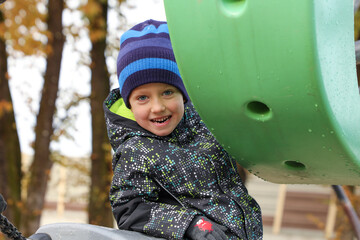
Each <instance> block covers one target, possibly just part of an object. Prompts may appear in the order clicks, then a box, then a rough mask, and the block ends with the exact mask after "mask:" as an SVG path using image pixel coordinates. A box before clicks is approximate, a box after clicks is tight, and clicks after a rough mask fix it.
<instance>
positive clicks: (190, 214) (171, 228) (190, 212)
mask: <svg viewBox="0 0 360 240" xmlns="http://www.w3.org/2000/svg"><path fill="white" fill-rule="evenodd" d="M175 208H177V209H175ZM168 210H169V209H168ZM199 214H200V212H198V211H197V210H195V209H189V208H178V207H175V206H174V209H173V210H171V211H164V209H163V208H161V206H160V207H159V208H155V209H154V208H153V209H152V210H151V214H150V220H149V222H148V223H147V224H146V225H145V226H144V232H145V233H147V234H150V235H152V236H156V237H161V238H166V239H184V235H185V232H186V230H187V228H188V227H189V225H190V223H191V221H192V220H193V219H194V217H195V216H196V215H199Z"/></svg>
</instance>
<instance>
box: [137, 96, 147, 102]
mask: <svg viewBox="0 0 360 240" xmlns="http://www.w3.org/2000/svg"><path fill="white" fill-rule="evenodd" d="M137 99H138V100H139V101H145V100H146V99H147V96H140V97H138V98H137Z"/></svg>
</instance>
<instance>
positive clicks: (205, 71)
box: [164, 0, 360, 185]
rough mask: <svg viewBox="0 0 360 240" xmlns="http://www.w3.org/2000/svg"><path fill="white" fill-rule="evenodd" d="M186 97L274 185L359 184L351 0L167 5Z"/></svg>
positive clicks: (207, 0) (204, 0) (170, 0)
mask: <svg viewBox="0 0 360 240" xmlns="http://www.w3.org/2000/svg"><path fill="white" fill-rule="evenodd" d="M164 2H165V10H166V16H167V20H168V25H169V30H170V36H171V40H172V43H173V47H174V52H175V56H176V60H177V62H178V64H179V68H180V72H181V74H182V77H183V79H184V82H185V85H186V88H187V89H188V92H189V95H190V97H191V99H192V101H193V102H194V104H195V106H196V108H197V110H198V111H199V113H200V115H201V117H202V118H203V120H204V121H205V123H206V124H207V125H208V127H209V129H210V130H211V131H212V132H213V133H214V135H215V136H216V138H217V139H218V140H219V142H220V143H222V144H223V146H224V147H225V148H226V149H227V150H228V152H229V153H231V154H232V155H233V156H234V157H235V158H236V159H237V161H238V162H239V163H240V164H241V165H242V166H244V167H245V168H247V169H248V170H249V171H250V172H252V173H254V174H255V175H257V176H259V177H261V178H263V179H265V180H267V181H271V182H276V183H306V184H348V185H360V96H359V90H358V85H357V81H356V68H355V67H356V66H355V50H354V30H353V28H354V26H353V25H354V24H353V23H354V16H353V1H352V0H344V1H338V0H327V1H325V0H301V1H297V0H268V1H264V0H181V1H174V0H165V1H164Z"/></svg>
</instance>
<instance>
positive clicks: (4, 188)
mask: <svg viewBox="0 0 360 240" xmlns="http://www.w3.org/2000/svg"><path fill="white" fill-rule="evenodd" d="M3 21H4V17H3V12H2V11H0V22H3ZM7 58H8V56H7V53H6V46H5V41H4V39H3V38H0V193H1V194H3V196H4V197H5V199H6V201H7V202H8V209H7V211H6V212H5V214H6V216H7V217H8V218H9V219H11V221H12V222H13V223H14V224H15V225H16V226H19V225H20V217H21V214H20V209H19V207H20V205H19V203H20V202H21V151H20V143H19V137H18V134H17V129H16V122H15V115H14V109H13V104H12V98H11V94H10V89H9V81H8V74H7V68H8V65H7Z"/></svg>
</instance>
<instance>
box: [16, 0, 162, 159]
mask: <svg viewBox="0 0 360 240" xmlns="http://www.w3.org/2000/svg"><path fill="white" fill-rule="evenodd" d="M78 1H79V0H73V1H71V3H73V4H75V5H76V4H78V3H77V2H78ZM121 8H122V10H123V11H122V12H123V13H124V16H125V19H126V25H127V26H128V28H129V27H131V26H133V25H135V24H136V23H138V22H141V21H144V20H146V19H150V18H152V19H156V20H166V17H165V10H164V5H163V1H162V0H150V1H149V0H128V1H127V2H126V3H124V4H122V6H121ZM78 17H79V16H78V15H76V13H70V12H65V13H64V17H63V18H64V25H70V24H71V22H72V21H75V22H76V21H77V18H78ZM117 18H118V17H117V16H116V13H113V14H112V13H111V12H110V13H109V26H108V27H109V29H110V31H116V29H115V27H114V26H115V25H116V23H115V22H116V21H118V20H117ZM79 22H80V21H79ZM79 34H80V35H81V34H83V33H81V32H80V33H79ZM121 34H122V32H117V33H115V35H116V37H117V38H118V42H119V39H120V36H121ZM90 47H91V43H90V41H89V39H88V37H87V36H84V37H83V40H82V41H81V42H79V43H77V44H76V45H75V46H73V43H72V42H71V41H67V42H66V43H65V47H64V55H63V61H62V67H61V75H60V92H59V96H58V100H57V106H58V113H57V115H58V116H59V117H60V118H62V117H64V114H65V112H64V107H65V106H66V105H67V104H68V103H69V101H71V98H72V97H73V96H74V94H76V95H79V96H87V95H89V94H90V69H89V68H88V67H87V66H84V65H79V64H78V63H77V62H79V61H82V60H81V58H82V56H81V54H83V53H87V52H88V51H89V49H90ZM74 48H76V49H77V51H74ZM111 54H112V55H113V56H115V57H116V56H117V52H114V53H111ZM9 66H10V67H9V73H10V75H11V81H10V89H11V94H12V96H13V101H14V109H15V114H16V121H17V127H18V132H19V133H20V134H19V138H20V144H21V149H22V152H24V153H26V154H33V150H32V148H31V143H32V142H33V141H34V129H33V127H34V124H35V118H36V113H37V112H38V107H39V101H40V91H41V89H42V84H43V77H42V74H43V72H44V71H45V60H44V59H42V58H41V57H37V58H36V57H21V58H17V59H14V58H10V62H9ZM108 68H109V71H110V73H112V76H111V82H112V86H111V88H116V87H117V86H118V83H117V80H116V62H114V60H113V59H109V60H108ZM104 84H107V81H106V80H104ZM68 114H70V115H71V117H72V118H73V119H74V125H75V126H74V127H71V126H70V127H69V129H67V131H68V132H69V134H70V135H71V138H65V137H61V138H60V141H59V142H53V143H52V145H51V147H52V148H53V149H54V150H58V151H60V153H61V154H62V155H65V156H70V157H83V156H88V155H89V154H90V152H91V132H90V131H91V127H90V124H91V123H90V106H89V104H88V102H86V101H83V102H81V103H80V104H79V105H78V106H77V107H73V108H72V109H71V110H70V112H69V113H68ZM99 114H102V113H99ZM55 124H56V121H55Z"/></svg>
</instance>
